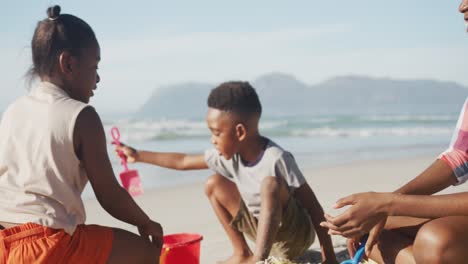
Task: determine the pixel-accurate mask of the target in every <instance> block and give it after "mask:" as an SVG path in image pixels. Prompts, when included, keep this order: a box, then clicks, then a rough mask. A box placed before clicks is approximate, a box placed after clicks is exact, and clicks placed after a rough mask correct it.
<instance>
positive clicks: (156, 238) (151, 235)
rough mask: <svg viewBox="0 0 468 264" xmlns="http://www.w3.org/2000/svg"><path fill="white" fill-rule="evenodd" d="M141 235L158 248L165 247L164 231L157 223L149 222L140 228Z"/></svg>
mask: <svg viewBox="0 0 468 264" xmlns="http://www.w3.org/2000/svg"><path fill="white" fill-rule="evenodd" d="M138 232H139V233H140V235H141V236H142V237H143V238H145V239H147V240H148V241H150V242H151V243H153V244H154V245H156V246H157V247H158V248H162V246H163V229H162V227H161V225H160V224H159V223H157V222H154V221H152V220H149V221H148V222H146V224H144V225H141V226H138Z"/></svg>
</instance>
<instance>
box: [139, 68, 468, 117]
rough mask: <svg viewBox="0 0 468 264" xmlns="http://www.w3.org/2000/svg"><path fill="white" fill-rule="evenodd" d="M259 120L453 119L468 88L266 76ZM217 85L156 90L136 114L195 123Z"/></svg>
mask: <svg viewBox="0 0 468 264" xmlns="http://www.w3.org/2000/svg"><path fill="white" fill-rule="evenodd" d="M251 84H252V86H253V87H254V88H255V89H256V90H257V92H258V95H259V97H260V101H261V102H262V106H263V115H264V116H297V115H301V116H307V115H332V114H333V115H335V114H342V115H348V114H349V115H351V114H437V113H456V112H458V111H460V109H461V106H462V104H463V102H464V101H465V99H466V98H467V96H468V88H467V87H464V86H462V85H459V84H457V83H455V82H446V81H437V80H397V79H391V78H373V77H368V76H339V77H334V78H330V79H328V80H326V81H324V82H321V83H318V84H314V85H310V84H306V83H304V82H302V81H300V80H298V79H297V78H295V77H294V76H292V75H288V74H284V73H271V74H267V75H263V76H261V77H259V78H257V79H255V80H253V81H251ZM216 85H217V84H209V83H182V84H175V85H170V86H164V87H159V88H157V89H155V91H154V93H153V94H152V96H151V97H150V98H149V99H148V100H147V101H146V103H145V104H144V105H143V106H142V107H141V108H140V109H139V110H138V112H137V113H136V115H137V116H139V117H146V118H200V117H204V115H205V113H206V109H207V105H206V99H207V97H208V94H209V92H210V90H211V89H213V88H214V87H215V86H216Z"/></svg>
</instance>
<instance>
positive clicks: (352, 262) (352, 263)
mask: <svg viewBox="0 0 468 264" xmlns="http://www.w3.org/2000/svg"><path fill="white" fill-rule="evenodd" d="M366 242H367V235H366V236H364V237H363V238H362V240H361V244H360V245H359V247H358V250H357V251H356V254H354V258H352V259H348V260H345V261H343V262H341V264H359V262H360V261H361V259H362V258H363V257H364V250H365V249H366Z"/></svg>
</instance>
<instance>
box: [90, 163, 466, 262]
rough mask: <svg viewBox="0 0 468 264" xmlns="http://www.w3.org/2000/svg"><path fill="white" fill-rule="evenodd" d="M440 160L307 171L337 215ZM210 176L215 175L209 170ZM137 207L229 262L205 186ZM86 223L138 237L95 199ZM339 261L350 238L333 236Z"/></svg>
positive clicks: (314, 258)
mask: <svg viewBox="0 0 468 264" xmlns="http://www.w3.org/2000/svg"><path fill="white" fill-rule="evenodd" d="M435 158H436V157H434V156H423V157H417V158H408V159H393V160H379V161H361V162H355V163H351V164H343V165H337V166H333V167H325V168H316V169H308V170H303V173H304V175H305V177H306V179H307V181H308V183H309V184H310V186H311V187H312V189H313V190H314V192H315V193H316V195H317V197H318V199H319V201H320V203H321V204H322V206H323V208H324V210H325V212H327V213H330V214H332V215H336V214H337V213H339V211H337V210H333V209H332V206H333V204H334V203H335V201H336V200H337V199H339V198H341V197H343V196H346V195H349V194H352V193H356V192H366V191H393V190H394V189H396V188H398V187H399V186H401V185H402V184H404V183H406V182H407V181H408V180H410V179H412V178H413V177H415V176H416V175H418V174H419V173H420V172H421V171H423V170H424V169H425V168H426V167H427V166H429V165H430V164H431V163H432V162H433V161H434V160H435ZM206 172H207V174H210V173H211V171H208V170H207V171H206ZM145 191H146V192H145V194H144V195H143V196H141V197H137V198H136V201H137V203H138V204H139V205H140V206H141V207H142V208H143V209H144V210H145V212H147V213H148V214H149V216H150V217H151V218H152V219H154V220H155V221H157V222H159V223H161V225H162V226H163V228H164V233H165V234H172V233H180V232H188V233H199V234H202V235H203V241H202V242H201V257H200V258H201V263H203V264H211V263H216V261H217V260H223V259H226V258H228V257H229V256H230V255H231V253H232V251H231V244H230V242H229V240H228V238H227V237H226V235H225V233H224V230H223V229H222V227H221V225H220V224H219V223H218V220H217V218H216V216H215V214H214V213H213V211H212V210H211V207H210V204H209V202H208V200H207V199H206V197H205V194H204V190H203V183H195V184H187V185H181V186H176V187H169V188H164V189H155V190H145ZM460 191H468V184H465V185H461V186H458V187H450V188H449V189H447V190H445V191H444V193H450V192H460ZM85 207H86V212H87V224H100V225H107V226H112V227H119V228H122V229H126V230H129V231H132V232H135V233H137V230H136V228H135V227H133V226H131V225H128V224H125V223H123V222H121V221H119V220H116V219H114V218H113V217H111V216H110V215H109V214H108V213H107V212H105V211H104V209H102V208H101V206H100V205H99V203H98V202H97V201H96V200H94V199H88V200H85ZM333 244H334V246H335V249H336V252H337V253H338V252H339V254H338V255H339V258H340V259H343V258H345V257H346V255H345V239H343V238H342V237H333ZM306 258H307V261H308V262H310V263H320V253H319V243H318V239H316V241H315V242H314V244H313V245H312V247H311V248H310V252H308V253H307V254H306Z"/></svg>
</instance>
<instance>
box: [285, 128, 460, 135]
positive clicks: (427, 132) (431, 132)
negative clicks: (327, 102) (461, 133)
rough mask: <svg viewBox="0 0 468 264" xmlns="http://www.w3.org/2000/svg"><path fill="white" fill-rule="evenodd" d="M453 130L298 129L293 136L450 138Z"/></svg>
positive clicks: (292, 133)
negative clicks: (442, 136) (443, 136)
mask: <svg viewBox="0 0 468 264" xmlns="http://www.w3.org/2000/svg"><path fill="white" fill-rule="evenodd" d="M451 133H452V129H450V128H443V127H396V128H391V127H385V128H345V129H344V128H331V127H321V128H315V129H302V130H301V129H298V130H293V131H291V134H290V135H291V136H302V137H361V138H363V137H373V136H439V135H447V136H450V135H451Z"/></svg>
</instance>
